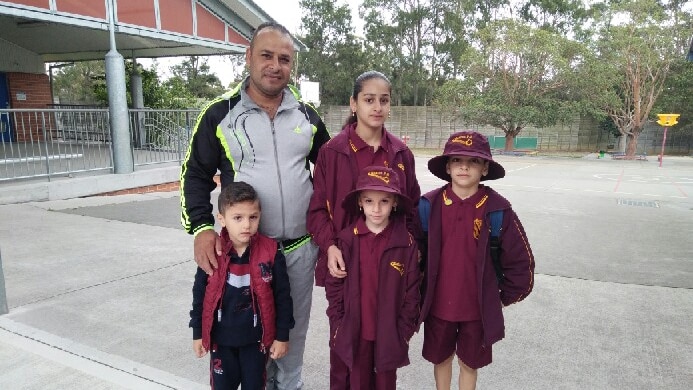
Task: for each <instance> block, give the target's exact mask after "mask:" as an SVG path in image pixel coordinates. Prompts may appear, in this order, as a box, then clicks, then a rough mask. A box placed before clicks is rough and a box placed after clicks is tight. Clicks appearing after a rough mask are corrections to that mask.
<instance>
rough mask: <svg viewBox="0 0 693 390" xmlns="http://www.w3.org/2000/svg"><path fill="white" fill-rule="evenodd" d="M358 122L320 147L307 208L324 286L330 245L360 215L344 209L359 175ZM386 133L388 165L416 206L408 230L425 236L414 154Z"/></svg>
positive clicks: (318, 282) (318, 276) (319, 281)
mask: <svg viewBox="0 0 693 390" xmlns="http://www.w3.org/2000/svg"><path fill="white" fill-rule="evenodd" d="M355 126H356V124H355V123H353V124H350V125H347V126H345V127H344V128H343V129H342V131H341V132H340V133H339V134H337V135H336V136H335V137H334V138H332V139H331V140H330V141H329V142H328V143H326V144H325V145H323V146H322V147H321V148H320V152H319V153H318V159H317V161H316V163H315V170H314V172H313V196H312V198H311V199H310V205H309V207H308V221H307V227H308V232H309V233H310V234H311V235H312V236H313V241H314V242H315V243H316V244H317V245H318V246H319V247H320V254H319V256H318V263H317V265H316V267H315V284H316V285H317V286H324V285H325V276H326V275H327V274H328V273H329V272H328V270H327V248H329V247H330V246H331V245H333V244H335V243H336V239H337V234H338V233H339V232H340V231H341V230H342V229H344V228H346V227H347V226H349V225H350V224H351V223H352V222H354V221H355V220H356V218H357V217H358V215H350V214H349V213H347V212H346V211H345V210H344V209H343V208H342V201H343V200H344V197H345V196H346V194H347V193H349V191H351V190H353V189H354V186H355V185H356V179H357V178H358V175H359V169H358V165H357V163H356V158H355V156H353V155H352V153H353V151H352V150H351V148H350V147H349V137H348V134H349V130H350V129H353V128H354V127H355ZM383 134H384V136H385V137H387V139H388V142H389V144H390V150H388V151H387V152H388V157H387V161H388V165H389V167H390V168H392V169H393V170H394V171H395V172H397V173H398V174H399V182H400V183H401V185H402V187H403V188H402V193H404V194H405V195H407V196H408V197H409V198H410V199H411V200H412V202H413V203H414V207H413V208H412V214H411V215H410V216H408V218H407V225H408V229H409V231H410V232H411V233H412V234H413V235H414V238H415V239H417V240H418V239H420V238H421V237H422V233H421V226H420V221H419V218H418V216H417V215H416V205H417V204H418V202H419V198H420V197H421V189H420V188H419V182H418V181H417V180H416V172H415V164H414V155H413V154H412V152H411V150H409V148H407V145H405V144H404V143H403V142H402V141H400V140H399V139H398V138H397V137H395V136H393V135H392V134H390V133H389V132H387V131H386V130H385V129H384V128H383Z"/></svg>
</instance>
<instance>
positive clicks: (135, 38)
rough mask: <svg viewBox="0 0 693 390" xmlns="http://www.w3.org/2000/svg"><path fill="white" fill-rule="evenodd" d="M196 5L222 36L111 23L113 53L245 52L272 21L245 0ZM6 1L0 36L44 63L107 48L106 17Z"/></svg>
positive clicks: (90, 56) (0, 11)
mask: <svg viewBox="0 0 693 390" xmlns="http://www.w3.org/2000/svg"><path fill="white" fill-rule="evenodd" d="M116 3H117V1H116ZM198 3H199V4H201V5H202V6H204V12H205V13H209V15H212V16H213V17H215V18H217V19H218V20H219V23H221V24H223V25H225V27H224V29H225V37H224V39H212V38H207V37H204V36H201V35H199V34H198V35H196V34H194V33H193V34H185V33H180V32H175V31H167V30H165V29H161V28H157V27H156V26H155V27H153V28H152V27H147V26H141V25H137V24H132V23H130V24H128V23H116V24H115V31H116V33H115V41H116V48H117V50H118V52H120V53H121V54H122V55H123V56H124V57H137V58H156V57H171V56H188V55H196V56H206V55H222V54H227V55H228V54H239V53H244V52H245V49H246V47H247V45H248V42H249V41H250V38H251V37H252V33H253V31H254V29H255V28H256V27H257V26H258V25H260V24H262V23H264V22H268V21H274V20H273V19H272V18H271V17H270V16H269V15H268V14H267V13H266V12H265V11H263V10H262V9H261V8H260V7H258V6H257V5H256V4H255V3H253V2H252V1H250V0H200V1H198ZM7 4H8V3H6V2H3V3H0V40H3V41H5V42H6V43H7V42H9V43H10V44H11V45H15V46H18V47H21V48H23V49H25V50H28V51H30V52H33V53H36V54H37V55H39V56H40V57H41V58H42V59H43V61H44V62H59V61H81V60H99V59H103V58H104V56H105V55H106V53H107V52H108V51H109V50H110V41H109V35H110V30H109V28H110V23H109V20H107V19H105V18H98V17H84V16H78V15H72V14H69V13H64V12H56V10H51V9H40V8H36V7H27V6H23V5H21V4H17V5H7ZM159 4H160V3H159ZM193 14H194V13H193ZM193 23H196V22H193ZM159 24H160V23H159ZM294 46H295V47H296V49H297V50H299V51H301V50H305V49H306V48H305V45H303V43H301V42H300V41H299V40H297V39H295V38H294Z"/></svg>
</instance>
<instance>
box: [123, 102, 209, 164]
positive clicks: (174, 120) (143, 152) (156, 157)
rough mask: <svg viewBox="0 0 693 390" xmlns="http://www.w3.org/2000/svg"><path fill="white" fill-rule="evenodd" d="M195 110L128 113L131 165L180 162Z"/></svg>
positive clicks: (194, 116) (188, 137)
mask: <svg viewBox="0 0 693 390" xmlns="http://www.w3.org/2000/svg"><path fill="white" fill-rule="evenodd" d="M199 112H200V111H199V110H150V109H136V110H135V109H133V110H130V134H131V137H132V139H131V140H132V145H133V158H134V162H135V166H138V165H150V164H158V163H160V162H171V161H177V162H179V163H180V162H182V161H183V158H184V157H185V151H186V149H187V147H188V143H189V142H190V134H191V131H192V128H193V126H194V125H195V120H196V119H197V114H199Z"/></svg>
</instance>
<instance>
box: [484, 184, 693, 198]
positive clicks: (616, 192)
mask: <svg viewBox="0 0 693 390" xmlns="http://www.w3.org/2000/svg"><path fill="white" fill-rule="evenodd" d="M493 186H494V187H515V188H529V189H533V190H537V189H538V190H546V191H549V190H556V191H566V192H590V193H597V194H618V195H634V196H651V197H655V198H673V199H688V198H687V197H685V196H678V195H658V194H636V193H634V192H624V191H603V190H590V189H575V188H559V187H537V186H523V185H517V184H503V183H494V184H493Z"/></svg>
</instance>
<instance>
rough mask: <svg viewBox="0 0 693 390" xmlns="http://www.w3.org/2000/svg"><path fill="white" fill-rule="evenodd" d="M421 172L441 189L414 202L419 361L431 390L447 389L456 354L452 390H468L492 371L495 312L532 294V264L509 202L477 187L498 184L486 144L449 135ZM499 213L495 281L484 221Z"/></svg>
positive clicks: (499, 315) (497, 168)
mask: <svg viewBox="0 0 693 390" xmlns="http://www.w3.org/2000/svg"><path fill="white" fill-rule="evenodd" d="M428 169H429V170H430V171H431V173H433V174H434V175H435V176H437V177H439V178H441V179H443V180H445V181H447V182H448V183H447V184H446V185H444V186H443V187H440V188H438V189H436V190H433V191H431V192H429V193H427V194H425V195H424V196H423V197H422V199H421V201H420V202H419V210H420V211H422V212H421V215H422V218H423V219H422V225H423V226H427V227H428V228H427V231H428V242H427V246H428V250H427V259H426V264H425V276H424V286H425V287H424V290H425V291H424V297H423V304H422V308H421V320H422V321H424V345H423V357H424V358H425V359H426V360H428V361H429V362H431V363H433V364H434V369H433V370H434V376H435V380H436V389H438V390H441V389H450V383H451V378H452V360H453V358H454V356H455V352H457V357H458V358H459V365H460V374H459V388H460V389H465V390H466V389H474V388H476V379H477V369H479V368H481V367H484V366H486V365H488V364H490V363H491V346H492V345H493V343H495V342H496V341H499V340H501V339H502V338H503V337H504V336H505V327H504V323H503V312H502V308H503V307H504V306H507V305H510V304H512V303H515V302H519V301H521V300H522V299H524V298H525V297H527V295H528V294H529V293H530V292H531V291H532V286H533V284H534V256H533V255H532V250H531V248H530V246H529V242H528V240H527V236H526V235H525V231H524V228H523V227H522V224H521V223H520V220H519V219H518V217H517V214H515V212H514V211H513V209H512V207H511V205H510V202H508V201H507V200H506V199H505V198H503V197H502V196H501V195H500V194H498V193H497V192H496V191H494V190H493V189H491V188H490V187H486V186H484V185H483V184H480V182H481V181H483V180H494V179H499V178H502V177H503V176H505V170H504V169H503V167H502V166H501V165H500V164H498V163H497V162H495V161H493V158H492V156H491V149H490V147H489V143H488V140H487V139H486V137H484V136H483V135H481V134H479V133H476V132H471V131H470V132H458V133H455V134H452V135H451V136H450V138H449V139H448V141H447V142H446V144H445V149H444V151H443V154H442V155H441V156H437V157H434V158H432V159H431V160H430V161H429V162H428ZM427 207H428V210H430V211H428V212H424V211H423V210H424V209H426V208H427ZM498 210H502V213H503V214H502V223H501V229H500V267H499V270H498V274H497V272H496V270H495V268H494V264H493V260H492V255H491V250H490V228H491V213H492V212H497V211H498ZM426 215H428V218H427V220H424V219H426Z"/></svg>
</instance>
